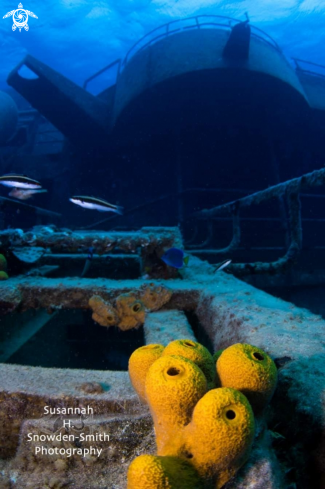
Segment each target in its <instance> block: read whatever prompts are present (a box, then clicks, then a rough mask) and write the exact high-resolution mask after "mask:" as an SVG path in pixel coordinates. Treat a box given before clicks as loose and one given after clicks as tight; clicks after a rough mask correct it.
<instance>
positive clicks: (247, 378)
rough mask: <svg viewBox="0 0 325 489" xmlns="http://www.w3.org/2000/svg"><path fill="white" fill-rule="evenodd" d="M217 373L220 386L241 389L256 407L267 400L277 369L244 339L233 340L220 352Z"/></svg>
mask: <svg viewBox="0 0 325 489" xmlns="http://www.w3.org/2000/svg"><path fill="white" fill-rule="evenodd" d="M217 375H218V378H219V380H220V384H221V386H222V387H232V388H233V389H237V390H239V391H241V392H242V393H243V394H245V396H246V397H247V399H248V400H249V402H250V403H251V405H252V407H253V409H254V410H256V411H258V410H260V409H262V408H263V407H264V406H265V405H266V404H267V403H268V402H269V401H270V399H271V397H272V395H273V393H274V390H275V387H276V383H277V369H276V366H275V363H274V362H273V360H272V359H271V358H270V357H269V355H267V354H266V353H265V352H264V351H263V350H261V349H260V348H257V347H256V346H252V345H247V344H244V343H236V344H235V345H232V346H230V347H229V348H226V349H225V350H224V351H223V352H222V354H221V355H220V357H219V359H218V361H217Z"/></svg>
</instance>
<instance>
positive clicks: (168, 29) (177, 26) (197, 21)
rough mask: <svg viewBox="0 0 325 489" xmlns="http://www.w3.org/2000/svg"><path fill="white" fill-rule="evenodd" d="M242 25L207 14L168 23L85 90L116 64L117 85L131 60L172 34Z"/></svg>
mask: <svg viewBox="0 0 325 489" xmlns="http://www.w3.org/2000/svg"><path fill="white" fill-rule="evenodd" d="M188 22H190V25H185V24H187V23H188ZM240 23H241V21H240V20H238V19H234V18H232V17H226V16H224V15H207V14H203V15H195V16H193V17H186V18H184V19H177V20H171V21H170V22H167V23H166V24H164V25H162V26H159V27H156V28H155V29H152V30H151V31H150V32H148V33H147V34H145V35H144V36H143V37H142V38H141V39H139V40H138V41H137V42H136V43H134V44H133V46H131V47H130V49H129V50H128V51H127V53H126V55H125V57H124V59H123V61H122V59H121V58H119V59H116V60H115V61H113V62H112V63H110V64H109V65H107V66H105V67H104V68H102V69H101V70H99V71H97V72H96V73H94V74H93V75H91V76H90V77H89V78H87V79H86V80H85V81H84V84H83V88H84V89H85V90H86V89H87V85H88V83H89V82H90V81H92V80H94V79H95V78H97V77H98V76H99V75H101V74H103V73H104V72H106V71H108V70H110V69H112V68H113V67H114V66H115V65H116V64H118V69H117V73H116V79H115V83H116V82H117V80H118V77H119V76H120V74H121V72H122V71H123V69H124V68H125V66H126V65H127V63H128V62H129V60H130V59H131V58H132V57H133V56H134V55H135V54H136V53H138V52H139V51H141V50H143V49H145V48H146V47H148V46H151V45H152V44H154V43H156V42H157V41H159V40H161V39H163V38H165V37H168V36H170V35H172V34H175V33H177V32H181V31H186V30H188V29H201V28H206V27H208V28H218V29H220V28H221V29H227V30H231V29H232V28H233V27H234V25H236V24H240ZM250 27H251V36H252V37H255V38H257V39H259V40H261V41H263V42H265V43H266V44H268V45H269V46H272V47H273V48H274V49H276V50H277V51H278V52H279V53H281V54H282V51H281V49H280V47H279V46H278V44H277V43H276V41H274V39H272V37H271V36H269V35H268V34H267V33H266V32H264V31H263V30H262V29H259V28H258V27H255V26H250Z"/></svg>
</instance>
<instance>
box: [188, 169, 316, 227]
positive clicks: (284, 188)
mask: <svg viewBox="0 0 325 489" xmlns="http://www.w3.org/2000/svg"><path fill="white" fill-rule="evenodd" d="M324 184H325V168H322V169H320V170H315V171H313V172H311V173H306V174H305V175H303V176H301V177H298V178H293V179H292V180H287V181H286V182H283V183H279V184H278V185H274V186H273V187H269V188H267V189H265V190H261V191H259V192H255V193H254V194H251V195H248V196H246V197H242V198H241V199H238V200H234V201H232V202H228V203H227V204H222V205H219V206H217V207H213V208H212V209H205V210H202V211H200V212H197V213H195V214H194V216H195V217H207V218H210V217H212V216H220V215H222V214H226V213H228V212H229V211H232V210H233V209H234V208H236V207H237V208H238V209H241V208H243V207H249V206H251V205H255V204H260V203H261V202H264V201H266V200H269V199H272V198H276V197H279V196H281V195H283V194H285V193H286V192H289V193H290V192H291V191H292V189H293V190H294V189H295V188H296V187H297V185H298V186H299V188H305V187H316V186H321V185H324Z"/></svg>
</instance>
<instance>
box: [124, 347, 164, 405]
mask: <svg viewBox="0 0 325 489" xmlns="http://www.w3.org/2000/svg"><path fill="white" fill-rule="evenodd" d="M163 351H164V347H163V345H158V344H152V345H146V346H142V347H140V348H138V349H137V350H135V351H134V352H133V353H132V355H131V356H130V359H129V376H130V379H131V383H132V385H133V387H134V390H135V391H136V392H137V394H138V396H139V397H140V400H141V401H142V402H143V403H146V402H147V399H146V393H145V382H146V376H147V372H148V370H149V368H150V367H151V365H152V364H153V363H154V362H155V361H156V360H158V358H160V357H161V355H162V353H163Z"/></svg>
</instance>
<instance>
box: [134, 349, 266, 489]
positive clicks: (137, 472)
mask: <svg viewBox="0 0 325 489" xmlns="http://www.w3.org/2000/svg"><path fill="white" fill-rule="evenodd" d="M215 358H216V360H217V369H216V368H215V363H214V360H213V357H212V356H211V355H210V353H209V352H208V350H206V348H204V347H203V346H202V345H200V344H199V343H196V342H194V341H191V340H177V341H173V342H172V343H170V344H169V345H168V346H167V347H165V348H164V347H163V346H162V345H148V346H145V347H142V348H139V349H138V350H136V351H135V352H134V353H133V354H132V355H131V357H130V361H129V374H130V378H131V382H132V385H133V386H134V388H135V390H136V391H137V393H138V394H139V396H140V399H141V400H142V401H143V402H147V403H148V404H149V408H150V411H151V414H152V417H153V421H154V427H155V434H156V443H157V456H151V455H150V456H149V455H141V456H140V457H138V458H137V459H135V460H134V461H133V462H132V464H131V465H130V468H129V473H128V489H135V488H137V489H147V488H148V489H149V488H150V489H160V488H169V489H174V488H175V489H176V488H177V489H182V488H188V489H192V488H194V487H195V488H197V489H198V488H201V487H206V485H207V484H208V485H209V487H210V486H211V487H214V488H216V489H220V488H221V487H222V486H223V485H224V484H225V483H226V482H227V481H228V480H229V479H230V478H231V477H233V476H234V474H235V473H236V472H237V470H238V469H239V468H240V467H241V466H242V465H243V464H244V463H245V461H246V460H247V458H248V456H249V453H250V449H251V445H252V443H253V438H254V415H253V410H252V407H251V404H250V402H249V401H248V399H247V397H249V399H251V400H252V402H253V403H254V406H256V408H258V409H260V408H261V407H262V406H263V405H265V404H266V403H267V402H268V401H269V400H270V397H271V396H272V394H273V392H274V389H275V384H276V368H275V365H274V363H273V361H272V360H271V359H270V357H269V356H268V355H267V354H266V353H265V352H263V351H262V350H260V349H259V348H256V347H253V346H251V345H240V344H238V345H233V346H231V347H229V348H227V349H225V350H223V351H219V352H218V354H217V355H216V357H215ZM274 369H275V370H274ZM216 370H217V372H216ZM216 373H217V382H218V384H219V386H220V387H219V388H214V387H215V375H216ZM227 373H228V377H227ZM209 389H211V390H209ZM244 394H245V395H244ZM246 395H247V397H246ZM263 403H264V404H263Z"/></svg>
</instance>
